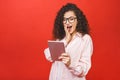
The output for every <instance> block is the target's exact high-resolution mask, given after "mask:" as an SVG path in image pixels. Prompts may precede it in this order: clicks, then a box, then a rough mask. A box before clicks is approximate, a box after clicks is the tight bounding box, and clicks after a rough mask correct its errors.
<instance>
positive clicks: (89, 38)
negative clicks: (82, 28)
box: [82, 34, 92, 41]
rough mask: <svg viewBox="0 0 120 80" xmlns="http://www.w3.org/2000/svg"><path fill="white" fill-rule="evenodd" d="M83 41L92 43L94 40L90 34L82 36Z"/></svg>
mask: <svg viewBox="0 0 120 80" xmlns="http://www.w3.org/2000/svg"><path fill="white" fill-rule="evenodd" d="M82 39H83V40H84V41H92V38H91V36H90V35H89V34H85V35H83V36H82Z"/></svg>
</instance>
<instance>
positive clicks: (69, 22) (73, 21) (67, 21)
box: [63, 11, 77, 34]
mask: <svg viewBox="0 0 120 80" xmlns="http://www.w3.org/2000/svg"><path fill="white" fill-rule="evenodd" d="M63 26H64V29H65V28H67V30H68V32H69V33H70V34H73V33H75V32H76V26H77V17H76V15H75V13H74V12H73V11H67V12H65V14H64V19H63Z"/></svg>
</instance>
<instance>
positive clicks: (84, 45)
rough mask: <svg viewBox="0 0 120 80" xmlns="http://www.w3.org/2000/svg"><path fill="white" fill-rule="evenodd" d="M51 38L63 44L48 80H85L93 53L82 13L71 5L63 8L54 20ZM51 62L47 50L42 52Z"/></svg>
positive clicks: (85, 20)
mask: <svg viewBox="0 0 120 80" xmlns="http://www.w3.org/2000/svg"><path fill="white" fill-rule="evenodd" d="M53 36H54V38H55V39H56V40H59V41H62V42H64V44H65V50H66V52H65V53H62V54H61V56H60V57H59V60H60V61H54V62H53V63H52V67H51V72H50V76H49V80H86V78H85V76H86V75H87V73H88V71H89V69H90V67H91V56H92V52H93V44H92V39H91V37H90V35H89V25H88V22H87V19H86V17H85V15H84V14H83V12H82V11H81V10H80V9H79V8H78V7H77V6H76V5H75V4H72V3H68V4H66V5H65V6H63V7H62V8H61V9H60V10H59V12H58V14H57V16H56V19H55V23H54V29H53ZM44 53H45V56H46V59H47V60H48V61H51V62H52V60H51V56H50V52H49V48H47V49H45V51H44Z"/></svg>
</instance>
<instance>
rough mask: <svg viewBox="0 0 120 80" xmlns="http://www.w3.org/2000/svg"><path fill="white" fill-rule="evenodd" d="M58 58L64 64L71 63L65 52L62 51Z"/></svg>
mask: <svg viewBox="0 0 120 80" xmlns="http://www.w3.org/2000/svg"><path fill="white" fill-rule="evenodd" d="M59 59H60V60H62V62H63V63H64V64H65V65H66V66H69V65H70V63H71V59H70V56H69V55H68V54H67V53H62V54H61V56H60V57H59Z"/></svg>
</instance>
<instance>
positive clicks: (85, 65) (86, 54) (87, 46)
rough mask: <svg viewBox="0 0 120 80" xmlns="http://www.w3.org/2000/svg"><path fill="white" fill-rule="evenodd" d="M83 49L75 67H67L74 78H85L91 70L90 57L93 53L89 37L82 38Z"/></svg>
mask: <svg viewBox="0 0 120 80" xmlns="http://www.w3.org/2000/svg"><path fill="white" fill-rule="evenodd" d="M82 45H83V49H82V51H81V53H82V54H81V57H80V59H79V61H78V62H77V64H76V65H75V67H72V66H71V65H70V66H69V69H70V71H71V72H72V73H73V74H74V75H76V76H81V77H82V76H85V75H86V74H87V73H88V71H89V69H90V68H91V56H92V53H93V43H92V39H91V37H90V36H89V35H86V36H84V37H83V42H82Z"/></svg>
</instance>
